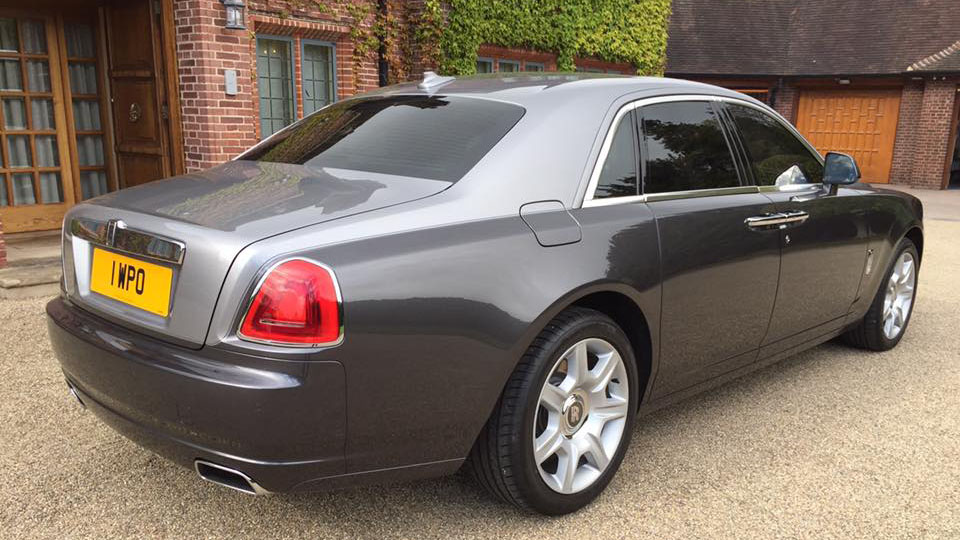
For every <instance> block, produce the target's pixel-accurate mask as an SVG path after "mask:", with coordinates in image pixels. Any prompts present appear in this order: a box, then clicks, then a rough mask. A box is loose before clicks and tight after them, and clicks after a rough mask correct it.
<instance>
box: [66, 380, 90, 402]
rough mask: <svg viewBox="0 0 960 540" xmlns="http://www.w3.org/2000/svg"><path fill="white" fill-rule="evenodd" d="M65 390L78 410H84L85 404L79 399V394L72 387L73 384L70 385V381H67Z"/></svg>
mask: <svg viewBox="0 0 960 540" xmlns="http://www.w3.org/2000/svg"><path fill="white" fill-rule="evenodd" d="M67 389H68V391H69V392H70V395H71V396H73V399H75V400H77V403H78V404H79V405H80V408H81V409H86V408H87V404H86V403H84V402H83V400H82V399H80V393H79V392H77V388H76V387H75V386H73V384H71V383H70V381H67Z"/></svg>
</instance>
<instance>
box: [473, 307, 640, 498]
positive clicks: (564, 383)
mask: <svg viewBox="0 0 960 540" xmlns="http://www.w3.org/2000/svg"><path fill="white" fill-rule="evenodd" d="M608 346H609V347H608ZM614 352H615V353H617V354H618V355H619V360H620V365H621V366H622V367H618V366H615V361H616V359H617V356H616V355H615V354H613V353H614ZM581 358H585V359H588V360H587V361H586V362H581V361H580V360H578V359H581ZM576 365H585V366H586V371H577V370H576V369H574V367H575V366H576ZM571 371H573V372H575V373H580V374H581V375H580V376H579V377H577V375H576V374H575V373H574V374H571ZM551 376H552V377H551ZM548 377H550V378H549V379H548ZM621 379H625V381H622V380H621ZM637 379H638V377H637V366H636V361H635V357H634V353H633V350H632V348H631V346H630V342H629V340H628V339H627V336H626V335H625V334H624V333H623V330H621V329H620V327H619V326H617V324H616V323H614V322H613V320H611V319H610V318H609V317H607V316H606V315H604V314H602V313H600V312H598V311H594V310H591V309H584V308H570V309H567V310H565V311H563V312H561V313H560V314H559V315H557V317H556V318H554V319H553V320H552V321H551V322H550V323H549V324H547V326H546V328H544V330H543V331H542V332H541V333H540V335H538V336H537V338H536V339H535V340H534V342H533V344H532V345H531V346H530V348H529V349H527V352H526V353H525V354H524V355H523V358H522V359H521V360H520V362H519V364H518V365H517V367H516V369H515V370H514V372H513V374H512V375H511V376H510V379H509V380H508V381H507V384H506V386H505V387H504V390H503V394H502V395H501V396H500V399H499V400H498V402H497V404H496V406H495V408H494V410H493V413H492V414H491V416H490V419H489V420H488V421H487V424H486V426H485V427H484V428H483V430H482V431H481V433H480V435H479V437H478V438H477V441H476V443H475V444H474V446H473V449H472V450H471V453H470V456H469V458H468V460H467V467H466V470H467V472H468V473H469V474H470V475H471V476H472V477H473V478H474V479H475V480H476V481H477V482H478V483H479V484H480V485H481V486H483V487H484V488H485V489H486V490H487V491H489V492H490V493H491V494H493V495H494V496H496V497H498V498H500V499H502V500H503V501H506V502H508V503H510V504H513V505H515V506H517V507H519V508H521V509H524V510H527V511H531V512H538V513H541V514H546V515H561V514H567V513H570V512H574V511H576V510H579V509H580V508H583V507H584V506H586V505H587V504H589V503H590V502H591V501H593V499H595V498H596V497H597V496H598V495H599V494H600V493H601V492H602V491H603V490H604V488H605V487H606V486H607V484H608V483H609V482H610V480H611V479H612V478H613V475H614V474H615V473H616V472H617V469H618V468H619V467H620V463H621V462H622V461H623V456H624V454H625V453H626V450H627V447H628V446H629V444H630V436H631V433H632V431H633V421H634V417H635V415H636V410H637V401H638V399H639V398H638V396H639V389H638V388H637V386H638V381H637ZM576 381H582V383H577V382H576ZM605 381H606V382H605ZM624 382H625V383H626V388H624V385H623V383H624ZM576 384H582V388H581V387H577V386H576ZM548 386H549V387H551V388H548ZM565 388H566V389H569V388H573V389H572V390H570V391H569V392H567V391H566V390H563V389H565ZM564 395H566V397H565V398H564V397H563V396H564ZM545 403H546V404H547V405H545ZM559 403H562V404H564V405H563V407H559V408H558V407H557V405H558V404H559ZM561 411H566V412H561ZM578 412H582V414H578ZM578 419H579V420H578ZM621 428H622V430H621ZM617 436H619V439H618V440H617ZM536 441H549V442H550V443H551V444H549V445H546V444H545V445H543V448H545V450H544V451H543V452H542V455H549V456H550V457H548V458H547V459H546V460H544V461H543V462H542V464H541V463H538V462H537V461H538V460H537V459H536V458H535V457H534V444H535V442H536ZM554 445H559V446H557V450H556V451H555V452H554V453H553V454H547V453H546V452H547V450H546V449H548V447H549V448H553V447H554ZM583 448H586V450H584V451H583V453H582V454H580V450H581V449H583ZM578 454H580V455H581V456H582V457H576V456H577V455H578ZM561 456H563V457H561ZM554 460H555V461H554ZM561 460H562V461H561ZM574 462H575V463H576V465H574V466H573V467H571V468H567V467H565V466H564V465H563V464H567V463H574ZM554 464H555V466H554ZM601 466H602V467H601ZM566 471H572V474H571V475H567V474H564V473H565V472H566ZM548 481H549V483H548ZM551 486H553V487H551ZM567 488H569V489H567ZM565 489H567V491H566V492H565V491H564V490H565ZM558 490H559V491H558Z"/></svg>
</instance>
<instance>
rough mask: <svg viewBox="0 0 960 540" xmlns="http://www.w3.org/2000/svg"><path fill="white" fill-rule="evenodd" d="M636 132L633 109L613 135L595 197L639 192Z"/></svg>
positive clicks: (630, 194) (623, 195) (621, 195)
mask: <svg viewBox="0 0 960 540" xmlns="http://www.w3.org/2000/svg"><path fill="white" fill-rule="evenodd" d="M636 132H637V130H636V129H634V123H633V111H630V112H629V113H628V114H626V115H625V116H624V117H623V118H622V119H621V120H620V124H619V125H618V126H617V131H616V132H615V133H614V135H613V141H612V142H611V144H610V150H609V151H608V152H607V159H606V160H605V161H604V162H603V168H602V169H601V170H600V179H599V180H598V181H597V189H596V190H595V191H594V194H593V197H594V198H595V199H605V198H610V197H629V196H632V195H637V194H638V189H637V154H636V147H637V143H636V135H635V134H636Z"/></svg>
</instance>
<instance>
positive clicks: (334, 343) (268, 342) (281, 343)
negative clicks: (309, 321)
mask: <svg viewBox="0 0 960 540" xmlns="http://www.w3.org/2000/svg"><path fill="white" fill-rule="evenodd" d="M290 261H306V262H308V263H310V264H312V265H314V266H319V267H320V268H323V269H324V270H325V271H326V272H327V273H328V274H330V279H331V280H332V281H333V290H334V291H335V292H336V294H337V319H338V321H337V322H339V323H340V331H339V334H338V335H337V339H335V340H333V341H326V342H317V343H289V342H285V341H273V340H269V339H258V338H252V337H248V336H245V335H243V332H241V331H240V329H241V328H243V321H244V319H246V318H247V313H248V312H249V311H250V307H252V306H253V300H254V298H256V297H257V294H259V293H260V287H262V286H263V283H264V282H265V281H266V280H267V276H269V275H270V273H271V272H273V271H274V269H276V268H277V267H278V266H280V265H281V264H283V263H287V262H290ZM242 307H243V309H242V310H241V311H240V316H239V318H238V322H237V325H236V326H237V337H238V338H240V339H241V340H242V341H247V342H250V343H262V344H264V345H274V346H276V347H287V348H296V349H312V348H317V347H336V346H337V345H340V344H341V343H343V334H344V332H343V296H342V295H341V294H340V282H339V281H337V274H336V272H334V271H333V268H330V267H329V266H327V265H325V264H323V263H322V262H319V261H315V260H313V259H308V258H307V257H287V258H284V259H280V260H278V261H277V262H275V263H273V264H271V265H270V266H268V267H267V269H266V271H264V272H263V274H262V275H261V276H260V278H259V279H258V280H257V286H256V287H254V289H253V292H252V293H251V294H250V296H249V297H248V298H247V301H246V302H244V303H243V304H242Z"/></svg>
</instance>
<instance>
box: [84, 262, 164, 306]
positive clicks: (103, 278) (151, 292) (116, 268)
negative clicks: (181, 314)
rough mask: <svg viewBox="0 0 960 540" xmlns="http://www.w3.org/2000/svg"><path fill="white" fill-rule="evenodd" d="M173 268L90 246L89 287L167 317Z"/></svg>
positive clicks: (109, 296)
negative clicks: (91, 262) (91, 263)
mask: <svg viewBox="0 0 960 540" xmlns="http://www.w3.org/2000/svg"><path fill="white" fill-rule="evenodd" d="M172 283H173V270H171V269H170V268H167V267H165V266H160V265H158V264H153V263H148V262H144V261H141V260H139V259H133V258H131V257H125V256H123V255H120V254H117V253H112V252H109V251H104V250H102V249H97V248H94V249H93V269H92V270H91V275H90V290H92V291H93V292H96V293H100V294H102V295H104V296H106V297H108V298H113V299H114V300H119V301H120V302H123V303H125V304H130V305H131V306H134V307H137V308H140V309H142V310H144V311H149V312H150V313H156V314H157V315H160V316H161V317H166V316H167V315H168V314H169V313H170V287H171V286H172Z"/></svg>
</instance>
